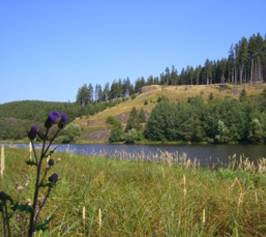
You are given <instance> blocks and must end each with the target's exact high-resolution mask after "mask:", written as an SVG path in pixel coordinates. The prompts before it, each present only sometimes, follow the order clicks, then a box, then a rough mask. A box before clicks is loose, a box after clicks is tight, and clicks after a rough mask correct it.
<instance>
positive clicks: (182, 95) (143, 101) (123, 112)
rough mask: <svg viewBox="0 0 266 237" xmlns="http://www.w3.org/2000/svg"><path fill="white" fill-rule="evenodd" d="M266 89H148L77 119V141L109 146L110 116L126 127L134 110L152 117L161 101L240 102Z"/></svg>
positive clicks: (251, 86)
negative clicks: (244, 96)
mask: <svg viewBox="0 0 266 237" xmlns="http://www.w3.org/2000/svg"><path fill="white" fill-rule="evenodd" d="M265 88H266V84H265V83H257V84H245V85H244V84H243V85H231V84H222V85H221V84H216V85H183V86H159V85H153V86H145V87H143V88H142V92H141V93H140V94H139V95H137V96H136V98H134V97H133V98H128V99H127V100H126V101H124V102H121V103H119V104H117V105H116V106H114V107H112V108H108V109H105V110H103V111H101V112H99V113H96V114H94V115H93V116H82V117H79V118H76V119H75V120H74V121H73V123H72V124H74V125H75V126H79V127H80V129H81V135H80V137H79V138H78V139H77V142H79V143H105V142H108V138H109V136H110V127H109V126H108V124H107V123H106V120H107V118H108V117H109V116H113V117H114V118H116V119H117V120H119V121H120V122H121V123H122V125H123V127H125V125H126V122H127V119H128V116H129V113H130V111H131V110H132V108H133V107H136V109H140V108H142V109H143V110H144V111H145V113H146V115H147V116H148V115H149V114H150V112H151V111H152V109H153V108H154V106H155V105H156V104H157V102H158V100H159V98H162V97H165V98H168V99H169V100H170V101H173V102H177V101H184V100H187V99H188V98H190V97H195V96H201V97H203V98H204V99H205V100H207V99H208V98H209V96H210V95H212V96H213V98H224V97H233V98H237V99H238V98H239V96H240V93H241V91H242V90H243V89H245V91H246V93H247V96H251V95H258V94H260V93H261V92H262V91H263V90H264V89H265Z"/></svg>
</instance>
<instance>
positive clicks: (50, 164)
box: [48, 159, 54, 167]
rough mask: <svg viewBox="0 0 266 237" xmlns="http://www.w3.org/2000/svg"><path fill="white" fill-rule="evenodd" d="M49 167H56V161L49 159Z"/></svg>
mask: <svg viewBox="0 0 266 237" xmlns="http://www.w3.org/2000/svg"><path fill="white" fill-rule="evenodd" d="M48 165H49V166H50V167H52V166H53V165H54V160H53V159H49V161H48Z"/></svg>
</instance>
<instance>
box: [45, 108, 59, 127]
mask: <svg viewBox="0 0 266 237" xmlns="http://www.w3.org/2000/svg"><path fill="white" fill-rule="evenodd" d="M60 119H61V115H60V113H59V112H57V111H52V112H50V113H49V114H48V118H47V119H46V121H45V124H44V125H45V127H46V128H50V127H52V126H53V125H54V124H56V123H58V122H59V121H60Z"/></svg>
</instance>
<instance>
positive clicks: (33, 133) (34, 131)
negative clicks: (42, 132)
mask: <svg viewBox="0 0 266 237" xmlns="http://www.w3.org/2000/svg"><path fill="white" fill-rule="evenodd" d="M38 132H39V128H38V127H37V126H36V125H32V126H31V129H30V131H29V132H28V138H29V139H30V140H33V139H35V138H36V136H37V134H38Z"/></svg>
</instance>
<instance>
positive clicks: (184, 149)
mask: <svg viewBox="0 0 266 237" xmlns="http://www.w3.org/2000/svg"><path fill="white" fill-rule="evenodd" d="M18 146H19V147H25V146H27V145H25V144H24V145H18ZM57 150H58V151H61V152H73V153H77V154H83V155H97V154H108V155H112V154H114V153H119V152H127V153H130V154H136V153H137V154H140V153H141V154H145V155H147V156H149V155H156V154H159V153H160V152H165V151H167V152H170V153H177V152H178V153H179V154H182V153H185V154H187V156H188V157H189V158H190V159H198V160H199V161H200V163H201V164H203V165H204V164H205V165H206V164H209V163H213V162H214V163H215V162H217V161H219V162H226V161H227V159H228V157H229V156H232V155H234V154H236V155H237V156H239V155H243V154H244V155H245V156H246V157H249V158H250V159H251V160H256V159H257V158H262V157H266V145H110V144H99V145H94V144H84V145H77V144H68V145H59V146H58V149H57Z"/></svg>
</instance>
